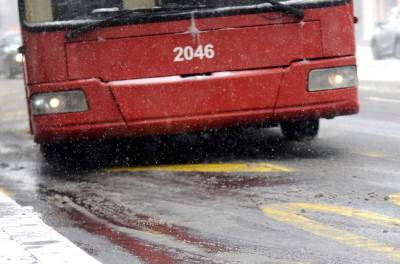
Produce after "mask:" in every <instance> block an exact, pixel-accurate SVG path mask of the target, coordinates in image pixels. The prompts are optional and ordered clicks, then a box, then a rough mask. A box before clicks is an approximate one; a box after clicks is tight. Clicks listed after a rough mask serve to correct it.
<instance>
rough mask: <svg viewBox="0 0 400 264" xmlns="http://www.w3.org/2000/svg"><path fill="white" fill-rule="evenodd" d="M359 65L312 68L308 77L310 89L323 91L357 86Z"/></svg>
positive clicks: (311, 90)
mask: <svg viewBox="0 0 400 264" xmlns="http://www.w3.org/2000/svg"><path fill="white" fill-rule="evenodd" d="M357 83H358V78H357V67H356V66H345V67H337V68H328V69H317V70H312V71H311V72H310V74H309V77H308V91H310V92H315V91H323V90H331V89H341V88H349V87H353V86H356V85H357Z"/></svg>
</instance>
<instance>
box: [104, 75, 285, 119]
mask: <svg viewBox="0 0 400 264" xmlns="http://www.w3.org/2000/svg"><path fill="white" fill-rule="evenodd" d="M281 73H282V70H280V69H273V70H259V71H251V72H241V73H234V72H231V73H219V74H216V75H213V76H209V77H201V78H198V77H192V78H186V79H184V78H180V77H169V78H155V79H150V80H138V81H127V82H124V81H122V82H111V83H110V84H109V85H110V87H112V91H113V93H114V96H115V98H116V101H117V103H118V105H119V107H120V109H121V112H122V114H123V115H124V118H125V120H126V121H127V122H132V121H137V120H147V119H157V118H172V117H180V116H196V115H204V114H217V113H224V112H233V111H244V110H254V109H273V107H274V105H275V101H276V97H277V93H278V88H279V84H280V80H281Z"/></svg>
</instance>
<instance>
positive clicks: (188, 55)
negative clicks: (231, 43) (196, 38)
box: [174, 44, 215, 62]
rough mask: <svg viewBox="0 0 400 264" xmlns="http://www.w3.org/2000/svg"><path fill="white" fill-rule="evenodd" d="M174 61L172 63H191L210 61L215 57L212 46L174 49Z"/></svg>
mask: <svg viewBox="0 0 400 264" xmlns="http://www.w3.org/2000/svg"><path fill="white" fill-rule="evenodd" d="M174 53H175V60H174V62H182V61H192V60H194V59H196V58H197V59H200V60H203V59H212V58H214V57H215V51H214V45H213V44H207V45H204V46H203V45H199V46H198V47H197V48H193V47H192V46H186V47H176V48H175V49H174Z"/></svg>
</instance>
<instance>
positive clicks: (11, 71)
mask: <svg viewBox="0 0 400 264" xmlns="http://www.w3.org/2000/svg"><path fill="white" fill-rule="evenodd" d="M21 45H22V40H21V35H20V34H19V33H9V34H7V35H5V36H4V37H3V38H1V39H0V73H3V74H5V75H6V77H7V78H10V79H14V78H16V76H17V75H18V74H20V73H22V60H23V56H22V54H20V53H18V48H19V47H20V46H21Z"/></svg>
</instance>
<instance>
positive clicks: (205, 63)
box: [67, 23, 321, 81]
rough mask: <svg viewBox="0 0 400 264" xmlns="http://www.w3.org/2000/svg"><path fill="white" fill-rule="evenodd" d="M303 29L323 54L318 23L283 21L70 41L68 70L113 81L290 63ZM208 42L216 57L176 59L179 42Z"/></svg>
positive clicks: (298, 48)
mask: <svg viewBox="0 0 400 264" xmlns="http://www.w3.org/2000/svg"><path fill="white" fill-rule="evenodd" d="M305 24H309V23H305ZM302 29H304V30H305V32H304V35H306V36H307V39H308V40H307V43H315V45H316V48H314V49H311V48H310V45H309V44H308V46H307V54H308V55H310V56H311V57H317V56H320V55H321V49H320V43H321V40H320V30H319V27H318V24H317V25H315V26H308V25H307V26H305V27H303V24H299V23H296V24H277V25H270V26H259V27H251V28H236V29H222V30H215V31H208V32H202V33H200V34H199V35H198V36H192V35H191V34H188V33H186V34H172V35H160V36H150V37H138V38H124V39H114V40H104V41H89V42H81V43H69V44H67V57H68V70H69V75H70V77H71V78H72V79H81V78H91V77H98V78H101V79H103V80H107V81H111V80H124V79H135V78H146V77H157V76H169V75H181V74H196V73H204V72H218V71H229V70H243V69H257V68H266V67H272V66H280V65H288V64H289V63H290V62H291V61H293V60H296V59H302V58H303V57H304V55H303V44H302V41H301V39H302V35H303V33H302ZM308 33H310V34H308ZM272 36H273V37H272ZM206 44H213V45H214V50H215V57H214V58H213V59H206V58H204V59H203V60H200V59H198V58H195V59H194V60H193V61H184V62H174V59H175V56H176V54H175V53H174V52H173V50H174V49H175V48H176V47H179V46H180V47H185V46H192V47H193V48H194V49H196V47H198V46H199V45H206Z"/></svg>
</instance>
